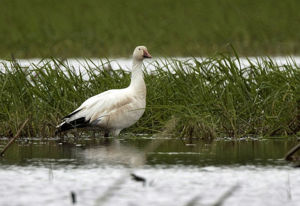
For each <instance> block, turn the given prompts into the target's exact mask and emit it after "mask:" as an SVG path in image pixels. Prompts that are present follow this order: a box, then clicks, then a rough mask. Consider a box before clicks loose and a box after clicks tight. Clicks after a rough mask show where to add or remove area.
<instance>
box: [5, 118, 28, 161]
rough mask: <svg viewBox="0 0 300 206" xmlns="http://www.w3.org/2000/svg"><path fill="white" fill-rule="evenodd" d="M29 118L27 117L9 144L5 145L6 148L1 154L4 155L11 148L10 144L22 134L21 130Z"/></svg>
mask: <svg viewBox="0 0 300 206" xmlns="http://www.w3.org/2000/svg"><path fill="white" fill-rule="evenodd" d="M28 120H29V119H26V120H25V122H24V123H23V124H22V126H21V127H20V129H19V130H18V131H17V134H16V135H15V136H14V137H13V138H12V139H11V140H10V141H9V142H8V143H7V145H5V147H4V149H3V150H2V152H1V153H0V156H3V155H4V153H5V151H6V150H7V149H8V148H9V146H10V145H11V144H12V143H13V142H14V141H15V140H16V139H17V138H18V137H19V136H20V134H21V131H22V130H23V128H24V127H25V125H26V124H27V122H28Z"/></svg>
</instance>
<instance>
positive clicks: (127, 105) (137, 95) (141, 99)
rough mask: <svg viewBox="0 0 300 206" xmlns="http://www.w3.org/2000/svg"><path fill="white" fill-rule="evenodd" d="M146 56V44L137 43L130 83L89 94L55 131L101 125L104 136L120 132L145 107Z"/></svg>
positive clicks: (138, 117)
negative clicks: (139, 44)
mask: <svg viewBox="0 0 300 206" xmlns="http://www.w3.org/2000/svg"><path fill="white" fill-rule="evenodd" d="M144 58H151V55H150V54H149V53H148V51H147V48H146V47H144V46H138V47H136V48H135V50H134V52H133V63H132V71H131V82H130V85H129V86H128V87H127V88H124V89H112V90H108V91H105V92H102V93H100V94H98V95H95V96H93V97H90V98H89V99H87V100H86V101H85V102H83V103H82V104H81V106H80V107H78V108H77V109H76V110H74V111H73V112H71V113H70V114H69V115H67V116H65V117H64V118H63V122H62V123H61V124H59V125H58V126H57V130H56V133H60V132H63V131H68V130H70V129H73V128H82V127H99V128H101V129H102V130H104V131H105V136H108V134H109V133H110V134H112V135H113V136H117V135H119V133H120V132H121V130H122V129H124V128H127V127H130V126H131V125H133V124H134V123H136V122H137V121H138V120H139V119H140V118H141V116H142V115H143V113H144V111H145V107H146V85H145V82H144V76H143V71H142V66H143V59H144Z"/></svg>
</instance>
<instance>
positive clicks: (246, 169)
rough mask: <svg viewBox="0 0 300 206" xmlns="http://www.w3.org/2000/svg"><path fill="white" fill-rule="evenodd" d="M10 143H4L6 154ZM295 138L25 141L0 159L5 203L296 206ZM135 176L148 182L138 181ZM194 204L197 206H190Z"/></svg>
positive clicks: (299, 190) (299, 195) (299, 187)
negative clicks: (289, 154) (292, 160)
mask: <svg viewBox="0 0 300 206" xmlns="http://www.w3.org/2000/svg"><path fill="white" fill-rule="evenodd" d="M7 142H8V140H7V139H2V140H1V141H0V145H1V146H0V148H1V149H2V148H3V146H4V145H5V144H6V143H7ZM297 143H298V141H297V138H276V139H274V138H273V139H253V138H245V139H242V140H234V139H222V140H215V141H212V142H204V141H197V140H193V141H192V142H190V141H187V140H180V139H161V138H158V139H156V138H152V137H147V136H143V135H141V136H138V137H132V136H131V137H127V136H125V137H121V138H118V139H108V140H107V139H106V140H105V139H103V138H82V139H78V140H76V141H74V140H72V139H68V140H67V139H66V140H65V141H62V140H59V139H51V140H50V139H49V140H47V139H20V140H18V141H17V142H15V143H14V144H13V145H11V147H10V148H9V149H8V150H7V152H6V153H5V156H4V157H2V158H1V159H0V183H1V184H0V194H1V195H0V205H9V206H10V205H13V206H17V205H36V206H39V205H63V206H65V205H73V203H72V194H73V196H74V195H75V196H76V205H84V206H89V205H91V206H92V205H130V206H131V205H146V206H148V205H149V206H150V205H161V206H164V205H173V206H182V205H193V204H194V205H228V206H231V205H289V206H290V205H293V206H294V205H298V204H299V201H300V175H299V174H300V171H299V168H295V167H294V166H293V164H292V163H289V162H287V161H285V160H284V159H283V158H284V155H285V154H286V153H287V151H289V150H290V149H291V148H292V147H293V146H294V145H296V144H297ZM132 174H135V175H137V176H138V177H140V178H142V179H144V182H141V181H137V180H136V179H135V180H134V179H133V178H132ZM192 203H193V204H192Z"/></svg>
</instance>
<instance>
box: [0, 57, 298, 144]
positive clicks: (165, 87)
mask: <svg viewBox="0 0 300 206" xmlns="http://www.w3.org/2000/svg"><path fill="white" fill-rule="evenodd" d="M161 61H163V66H156V69H155V70H154V71H148V72H145V81H146V85H147V108H146V111H145V114H144V116H143V117H142V118H141V119H140V120H139V121H138V122H137V124H136V125H135V126H133V127H132V128H129V129H127V132H134V133H158V132H162V134H164V135H171V136H174V137H195V138H204V139H211V138H214V137H228V136H230V137H243V136H249V135H251V136H276V135H294V134H297V133H299V131H300V92H299V91H300V69H299V67H298V66H297V65H296V64H295V63H294V62H293V60H292V59H290V61H288V62H287V64H285V65H283V66H279V65H277V64H276V63H274V62H273V61H272V60H271V59H268V58H265V59H262V58H258V59H257V60H256V61H250V60H249V61H248V64H249V65H248V66H243V65H241V63H240V62H239V58H238V57H237V55H236V56H235V57H232V56H227V55H218V56H215V57H209V58H206V59H203V60H202V61H198V60H197V59H193V60H192V61H188V62H186V61H178V60H161ZM157 65H158V64H157ZM3 66H4V67H5V69H4V71H1V73H0V91H1V93H0V108H1V110H0V135H1V136H12V135H13V134H14V133H15V132H16V130H17V129H18V128H19V126H20V125H21V124H22V123H23V121H25V120H26V119H27V118H29V122H28V123H27V125H26V127H25V128H24V130H23V131H22V134H21V135H22V136H41V137H45V136H53V134H54V130H55V125H57V123H58V122H59V118H60V117H62V116H64V115H65V114H68V113H69V112H71V111H73V109H74V108H76V107H78V106H79V105H80V104H81V103H82V102H83V101H84V100H85V99H87V98H88V97H90V96H93V95H95V94H97V93H100V92H102V91H105V90H108V89H112V88H123V87H126V86H128V84H129V82H130V74H129V73H128V72H126V71H123V70H122V69H121V68H120V69H118V70H115V71H113V70H112V71H109V72H108V71H106V70H105V69H103V68H104V67H106V66H107V65H106V64H105V63H103V65H102V66H100V67H96V66H93V67H92V66H90V68H86V69H85V70H81V71H76V69H75V68H73V67H70V66H68V65H66V64H64V62H62V61H60V60H58V59H52V60H51V61H49V62H48V63H47V64H45V65H43V66H36V67H35V68H34V69H28V68H22V67H21V66H20V65H19V64H18V63H17V62H15V61H12V62H11V66H12V68H9V67H10V66H9V65H3ZM87 79H88V80H87Z"/></svg>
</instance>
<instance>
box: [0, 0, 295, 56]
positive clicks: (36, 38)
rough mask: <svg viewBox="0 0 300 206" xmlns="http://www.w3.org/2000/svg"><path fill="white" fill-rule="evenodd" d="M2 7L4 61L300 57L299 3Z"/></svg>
mask: <svg viewBox="0 0 300 206" xmlns="http://www.w3.org/2000/svg"><path fill="white" fill-rule="evenodd" d="M0 2H1V5H3V6H1V7H0V28H1V32H0V42H1V44H0V58H10V57H11V55H14V56H15V57H16V58H29V57H39V58H40V57H107V56H110V57H111V56H129V54H131V52H132V49H133V48H134V47H135V46H136V45H137V44H145V45H147V46H148V47H149V49H150V51H153V54H154V55H160V56H161V55H164V56H207V55H210V54H213V53H215V51H219V52H222V51H223V50H224V48H226V47H227V45H229V44H232V45H233V46H234V47H235V48H236V49H237V50H238V51H239V52H240V54H241V55H278V54H286V55H290V54H300V36H299V35H298V34H299V33H300V27H299V26H298V22H299V21H300V13H299V10H300V2H299V1H297V0H285V1H281V0H272V1H270V0H260V1H258V0H257V1H253V0H243V1H241V0H201V1H198V0H188V1H182V0H164V1H161V0H153V1H131V0H130V1H122V0H114V1H106V0H89V1H83V0H74V1H69V0H62V1H61V0H60V1H58V0H27V1H19V0H1V1H0Z"/></svg>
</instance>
